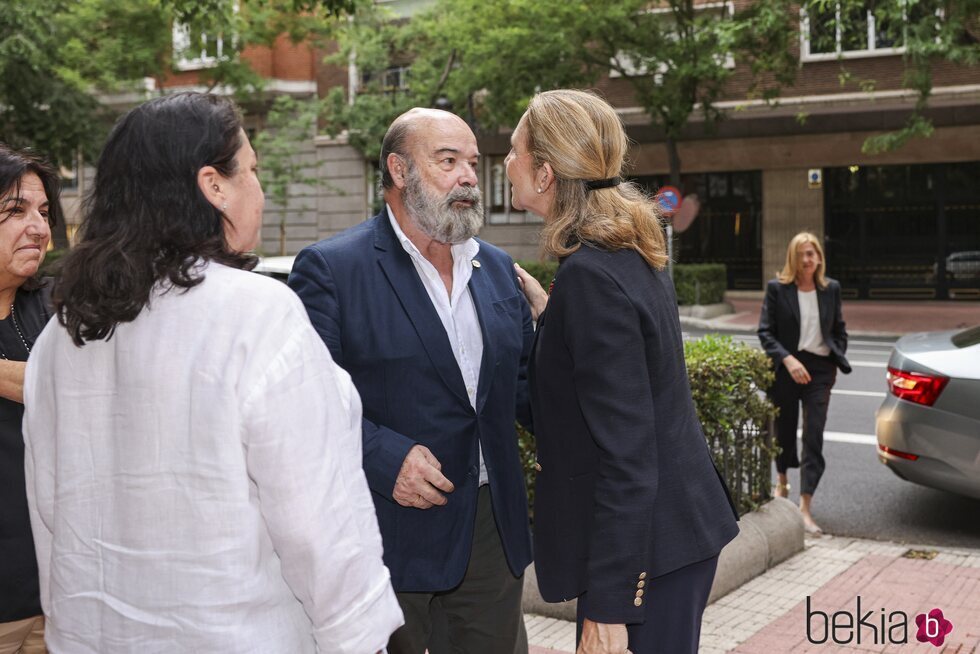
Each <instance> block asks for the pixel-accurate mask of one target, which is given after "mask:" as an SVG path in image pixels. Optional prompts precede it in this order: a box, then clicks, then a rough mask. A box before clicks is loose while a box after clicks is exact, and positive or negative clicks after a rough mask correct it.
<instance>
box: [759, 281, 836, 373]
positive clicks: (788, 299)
mask: <svg viewBox="0 0 980 654" xmlns="http://www.w3.org/2000/svg"><path fill="white" fill-rule="evenodd" d="M798 291H799V289H798V288H797V286H796V284H795V283H793V282H790V283H789V284H783V283H782V282H780V281H779V280H778V279H770V280H769V283H768V284H767V285H766V297H765V299H764V300H763V301H762V311H761V315H760V316H759V329H758V334H759V341H760V342H761V343H762V348H763V349H764V350H765V351H766V354H768V355H769V358H771V359H772V362H773V367H774V368H775V369H776V370H779V366H780V364H781V363H782V362H783V359H785V358H786V357H788V356H789V355H790V354H795V353H796V351H797V348H798V347H799V345H800V298H799V295H797V293H798ZM817 310H818V311H819V312H820V335H821V336H822V337H823V342H824V344H825V345H826V346H827V347H828V348H830V357H831V358H832V359H833V360H834V363H835V364H836V365H837V367H838V368H840V371H841V372H843V373H844V374H848V373H850V372H851V364H850V363H848V361H847V357H846V356H845V353H846V352H847V328H846V326H845V324H844V317H843V315H842V313H841V297H840V284H838V283H837V280H835V279H831V278H829V277H828V278H827V286H826V288H819V287H818V288H817Z"/></svg>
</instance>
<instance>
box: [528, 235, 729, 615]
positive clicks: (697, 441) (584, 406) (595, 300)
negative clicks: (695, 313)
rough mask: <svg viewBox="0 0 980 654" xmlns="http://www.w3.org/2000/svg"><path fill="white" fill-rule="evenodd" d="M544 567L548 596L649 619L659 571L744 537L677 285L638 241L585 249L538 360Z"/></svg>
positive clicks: (546, 315)
mask: <svg viewBox="0 0 980 654" xmlns="http://www.w3.org/2000/svg"><path fill="white" fill-rule="evenodd" d="M529 375H530V380H531V407H532V411H533V413H534V427H535V438H536V441H537V446H538V463H539V465H540V466H541V469H540V471H539V472H538V476H537V481H536V484H535V500H534V567H535V570H536V571H537V577H538V587H539V589H540V590H541V595H542V596H543V597H544V599H545V600H546V601H549V602H558V601H562V600H566V599H571V598H573V597H577V596H578V595H581V594H582V593H588V595H589V601H588V611H587V614H586V616H585V617H587V618H589V619H591V620H594V621H596V622H606V623H612V624H620V623H625V624H632V623H639V622H643V621H644V610H645V609H644V607H643V606H642V604H643V602H644V601H645V600H644V599H643V593H644V592H657V590H656V584H657V583H658V580H657V579H656V578H657V577H660V576H662V575H665V574H667V573H671V572H674V571H676V570H679V569H681V568H683V567H685V566H688V565H690V564H693V563H697V562H700V561H704V560H707V559H710V558H711V557H713V556H715V555H717V554H718V553H719V552H720V551H721V549H722V547H724V545H725V544H726V543H728V542H729V541H730V540H732V539H733V538H734V537H735V535H736V534H737V533H738V526H737V525H736V520H737V517H738V514H737V512H736V511H735V507H734V505H733V504H732V501H731V496H730V495H729V494H728V488H727V486H726V485H725V482H724V481H723V480H722V479H721V476H720V475H719V474H718V471H717V469H716V468H715V467H714V464H713V463H712V460H711V454H710V452H709V450H708V444H707V442H706V441H705V438H704V434H703V432H702V430H701V424H700V422H699V421H698V416H697V413H696V411H695V408H694V402H693V400H692V398H691V388H690V385H689V383H688V378H687V369H686V367H685V363H684V346H683V342H682V336H681V328H680V323H679V319H678V317H677V300H676V296H675V294H674V286H673V284H672V283H671V281H670V276H669V275H668V274H667V272H666V271H657V270H653V269H652V268H651V267H650V266H649V265H647V263H646V261H644V259H643V258H642V257H641V256H640V255H639V254H638V253H637V252H636V251H634V250H625V249H624V250H616V251H604V250H599V249H597V248H594V247H591V246H588V245H582V246H581V247H580V248H579V249H578V250H577V251H575V252H574V253H572V254H571V255H569V256H568V257H566V258H564V259H563V260H562V262H561V265H560V266H559V268H558V273H557V274H556V275H555V282H554V290H553V291H552V294H551V299H550V300H549V301H548V307H547V309H546V310H545V311H544V312H543V313H542V315H541V316H540V317H539V319H538V333H537V338H536V340H535V343H534V349H533V350H532V354H531V364H530V367H529Z"/></svg>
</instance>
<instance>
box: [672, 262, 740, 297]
mask: <svg viewBox="0 0 980 654" xmlns="http://www.w3.org/2000/svg"><path fill="white" fill-rule="evenodd" d="M674 288H675V289H676V290H677V303H678V304H681V305H689V304H716V303H718V302H723V301H724V299H725V289H726V288H728V273H727V271H726V270H725V264H723V263H686V264H685V263H681V264H675V265H674Z"/></svg>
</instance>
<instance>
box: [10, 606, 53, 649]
mask: <svg viewBox="0 0 980 654" xmlns="http://www.w3.org/2000/svg"><path fill="white" fill-rule="evenodd" d="M47 651H48V650H47V649H46V648H45V647H44V616H43V615H39V616H37V617H35V618H27V619H26V620H17V621H15V622H2V623H0V654H47Z"/></svg>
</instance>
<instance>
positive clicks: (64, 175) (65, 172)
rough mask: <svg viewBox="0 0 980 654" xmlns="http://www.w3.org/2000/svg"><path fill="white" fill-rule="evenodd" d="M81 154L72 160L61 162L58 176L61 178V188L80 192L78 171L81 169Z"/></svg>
mask: <svg viewBox="0 0 980 654" xmlns="http://www.w3.org/2000/svg"><path fill="white" fill-rule="evenodd" d="M80 164H81V155H80V154H76V155H75V156H74V157H73V158H72V160H71V161H66V162H65V163H63V164H61V167H60V168H59V169H58V176H59V177H60V178H61V190H62V191H68V192H70V193H71V192H73V193H77V192H78V186H79V184H78V181H79V180H78V173H79V171H80V170H81V165H80Z"/></svg>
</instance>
